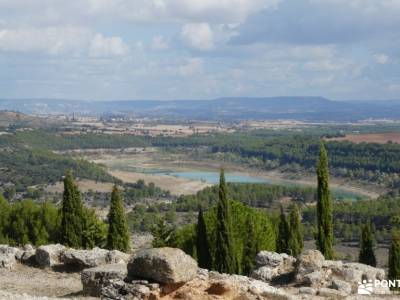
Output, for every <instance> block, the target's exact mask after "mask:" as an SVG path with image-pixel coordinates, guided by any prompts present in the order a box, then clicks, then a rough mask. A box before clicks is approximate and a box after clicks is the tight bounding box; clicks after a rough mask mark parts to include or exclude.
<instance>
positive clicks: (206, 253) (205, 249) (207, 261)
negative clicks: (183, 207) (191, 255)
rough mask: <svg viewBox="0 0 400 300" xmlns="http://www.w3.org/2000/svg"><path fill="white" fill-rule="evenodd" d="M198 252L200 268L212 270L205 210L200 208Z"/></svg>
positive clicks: (197, 235) (197, 237) (197, 238)
mask: <svg viewBox="0 0 400 300" xmlns="http://www.w3.org/2000/svg"><path fill="white" fill-rule="evenodd" d="M196 230H197V234H196V250H197V261H198V263H199V267H200V268H203V269H207V270H210V269H211V267H212V258H211V253H210V244H209V242H208V236H207V227H206V223H205V221H204V215H203V210H202V208H201V207H200V209H199V215H198V218H197V227H196Z"/></svg>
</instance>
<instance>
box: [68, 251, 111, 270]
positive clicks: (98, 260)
mask: <svg viewBox="0 0 400 300" xmlns="http://www.w3.org/2000/svg"><path fill="white" fill-rule="evenodd" d="M108 255H109V251H108V250H105V249H100V248H97V247H96V248H93V249H91V250H75V249H68V250H65V251H64V252H63V253H62V255H61V260H62V262H64V264H66V265H71V266H74V267H77V268H82V269H84V268H93V267H97V266H100V265H105V264H107V263H108Z"/></svg>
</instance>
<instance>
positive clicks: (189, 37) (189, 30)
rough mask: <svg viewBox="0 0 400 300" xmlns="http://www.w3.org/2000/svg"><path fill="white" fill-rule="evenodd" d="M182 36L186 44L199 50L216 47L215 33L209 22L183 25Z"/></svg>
mask: <svg viewBox="0 0 400 300" xmlns="http://www.w3.org/2000/svg"><path fill="white" fill-rule="evenodd" d="M181 36H182V39H183V41H184V42H185V44H186V45H187V46H189V47H191V48H194V49H197V50H210V49H212V48H213V47H214V34H213V31H212V29H211V27H210V25H208V23H191V24H186V25H184V26H183V27H182V32H181Z"/></svg>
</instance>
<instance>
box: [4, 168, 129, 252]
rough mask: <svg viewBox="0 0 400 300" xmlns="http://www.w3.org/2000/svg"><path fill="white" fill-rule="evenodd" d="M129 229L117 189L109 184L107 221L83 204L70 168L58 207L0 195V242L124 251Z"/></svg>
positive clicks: (127, 241)
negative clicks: (8, 199)
mask: <svg viewBox="0 0 400 300" xmlns="http://www.w3.org/2000/svg"><path fill="white" fill-rule="evenodd" d="M129 236H130V234H129V230H128V225H127V221H126V216H125V212H124V208H123V201H122V197H121V192H120V190H119V189H118V187H117V186H115V187H114V188H113V191H112V194H111V200H110V210H109V214H108V218H107V222H104V221H102V220H100V219H99V218H98V217H97V216H96V214H95V211H94V210H93V209H89V208H87V207H86V206H84V205H83V203H82V200H81V194H80V191H79V190H78V187H77V186H76V184H75V182H74V179H73V175H72V171H70V170H69V171H68V172H67V173H66V176H65V178H64V192H63V200H62V203H61V207H60V208H57V207H56V206H55V205H53V204H51V203H42V204H38V203H34V202H33V201H32V200H24V201H19V202H15V203H13V204H10V203H8V201H7V200H6V199H5V198H4V197H3V196H0V242H1V243H7V244H11V245H25V244H33V245H36V246H39V245H44V244H49V243H61V244H64V245H66V246H69V247H73V248H78V249H82V248H83V249H88V248H89V249H90V248H93V247H95V246H98V247H105V248H108V249H117V250H120V251H128V250H129V249H130V241H129Z"/></svg>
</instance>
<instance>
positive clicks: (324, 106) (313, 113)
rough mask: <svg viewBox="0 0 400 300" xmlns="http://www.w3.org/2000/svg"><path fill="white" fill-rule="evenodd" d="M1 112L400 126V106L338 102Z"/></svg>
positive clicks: (182, 103) (52, 105) (103, 104)
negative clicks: (389, 123)
mask: <svg viewBox="0 0 400 300" xmlns="http://www.w3.org/2000/svg"><path fill="white" fill-rule="evenodd" d="M0 110H12V111H19V112H22V113H27V114H73V113H75V114H80V115H104V114H133V115H136V116H138V117H144V116H148V117H157V118H165V119H191V120H244V119H271V120H274V119H296V120H304V121H358V120H364V119H371V118H373V119H394V120H400V101H395V100H393V101H333V100H329V99H326V98H323V97H263V98H261V97H260V98H252V97H240V98H231V97H227V98H219V99H214V100H124V101H118V100H115V101H84V100H63V99H43V100H40V99H0Z"/></svg>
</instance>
